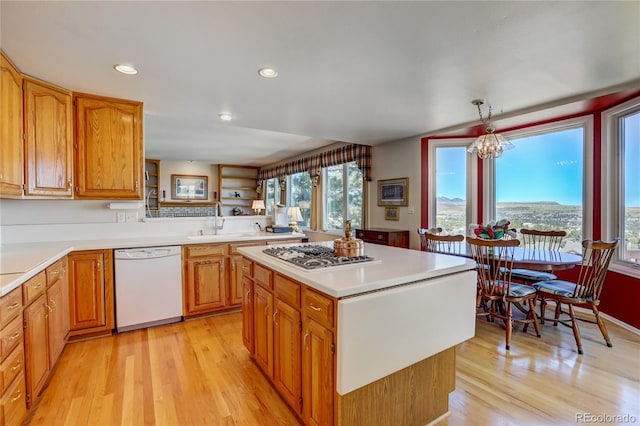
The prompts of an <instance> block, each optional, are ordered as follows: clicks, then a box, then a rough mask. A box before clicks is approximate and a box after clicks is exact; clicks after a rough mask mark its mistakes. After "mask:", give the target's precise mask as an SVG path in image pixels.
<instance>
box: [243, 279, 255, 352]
mask: <svg viewBox="0 0 640 426" xmlns="http://www.w3.org/2000/svg"><path fill="white" fill-rule="evenodd" d="M242 342H243V343H244V346H245V348H247V350H248V351H249V353H251V354H253V353H254V340H253V281H252V279H251V277H250V276H246V275H245V276H243V277H242Z"/></svg>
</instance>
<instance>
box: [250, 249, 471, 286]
mask: <svg viewBox="0 0 640 426" xmlns="http://www.w3.org/2000/svg"><path fill="white" fill-rule="evenodd" d="M312 244H317V245H324V246H327V247H333V241H324V242H313V243H312ZM364 247H365V255H367V256H370V257H372V258H373V259H374V260H373V261H370V262H362V263H354V264H348V265H340V266H335V267H328V268H319V269H313V270H306V269H303V268H301V267H298V266H295V265H292V264H290V263H288V262H286V261H284V260H281V259H278V258H276V257H273V256H270V255H268V254H266V253H263V250H264V247H240V248H239V249H238V251H239V252H240V253H241V254H242V255H244V256H246V257H248V258H250V259H251V260H253V261H255V262H258V263H261V264H263V265H264V266H266V267H268V268H271V269H273V270H274V271H277V272H280V273H282V274H284V275H287V276H288V277H291V278H293V279H295V280H298V281H300V282H301V283H303V284H307V285H308V286H310V287H312V288H315V289H316V290H319V291H321V292H323V293H325V294H328V295H330V296H333V297H336V298H343V297H348V296H354V295H357V294H362V293H367V292H371V291H376V290H382V289H386V288H390V287H394V286H398V285H404V284H407V283H412V282H417V281H422V280H428V279H430V278H436V277H439V276H444V275H450V274H455V273H458V272H464V271H468V270H471V269H474V268H475V265H476V264H475V262H474V261H472V260H470V259H466V258H464V257H459V256H448V255H443V254H436V253H427V252H423V251H419V250H409V249H403V248H397V247H387V246H381V245H377V244H368V243H364Z"/></svg>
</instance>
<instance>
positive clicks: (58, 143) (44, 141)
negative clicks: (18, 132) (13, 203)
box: [24, 77, 73, 198]
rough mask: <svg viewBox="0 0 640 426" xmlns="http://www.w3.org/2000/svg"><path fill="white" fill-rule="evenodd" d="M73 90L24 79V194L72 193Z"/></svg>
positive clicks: (70, 195)
mask: <svg viewBox="0 0 640 426" xmlns="http://www.w3.org/2000/svg"><path fill="white" fill-rule="evenodd" d="M72 114H73V108H72V98H71V92H69V91H67V90H64V89H61V88H58V87H55V86H51V85H49V84H46V83H43V82H41V81H38V80H35V79H32V78H29V77H25V79H24V123H25V145H24V155H25V160H26V161H25V167H26V169H25V183H26V185H25V195H42V196H56V197H67V198H71V197H73V181H72V179H73V166H72V164H73V127H72V126H73V124H72V123H73V121H72Z"/></svg>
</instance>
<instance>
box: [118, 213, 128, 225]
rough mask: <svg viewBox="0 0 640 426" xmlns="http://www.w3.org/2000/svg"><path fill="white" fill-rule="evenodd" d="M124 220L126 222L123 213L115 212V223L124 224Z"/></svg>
mask: <svg viewBox="0 0 640 426" xmlns="http://www.w3.org/2000/svg"><path fill="white" fill-rule="evenodd" d="M125 220H127V217H126V216H125V214H124V212H117V213H116V222H118V223H124V222H125Z"/></svg>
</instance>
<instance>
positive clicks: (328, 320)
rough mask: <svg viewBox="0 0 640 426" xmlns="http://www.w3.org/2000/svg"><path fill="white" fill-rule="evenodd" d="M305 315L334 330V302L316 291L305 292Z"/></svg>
mask: <svg viewBox="0 0 640 426" xmlns="http://www.w3.org/2000/svg"><path fill="white" fill-rule="evenodd" d="M303 304H304V306H303V309H304V314H305V315H306V316H308V317H311V318H313V319H314V320H316V321H318V322H319V323H320V324H323V325H325V326H327V327H331V328H333V300H332V299H330V298H328V297H326V296H323V295H321V294H319V293H316V292H315V291H311V290H305V291H304V299H303Z"/></svg>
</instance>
